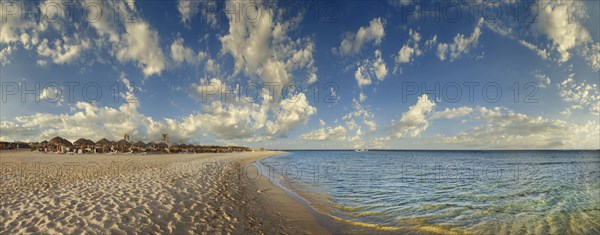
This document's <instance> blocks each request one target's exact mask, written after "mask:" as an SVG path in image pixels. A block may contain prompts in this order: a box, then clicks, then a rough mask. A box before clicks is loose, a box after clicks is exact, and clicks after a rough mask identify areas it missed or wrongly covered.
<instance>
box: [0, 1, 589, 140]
mask: <svg viewBox="0 0 600 235" xmlns="http://www.w3.org/2000/svg"><path fill="white" fill-rule="evenodd" d="M1 6H2V8H0V14H1V15H0V20H1V21H2V23H1V24H0V69H1V71H0V80H1V83H2V87H1V88H2V89H1V92H2V94H1V96H2V102H1V103H0V111H1V112H0V117H1V123H0V139H1V140H4V141H14V140H21V141H42V140H48V139H51V138H53V137H55V136H61V137H63V138H66V139H69V140H71V141H74V140H76V139H78V138H82V137H83V138H88V139H92V140H93V141H97V140H99V139H101V138H104V137H106V138H109V139H113V140H119V139H121V138H122V136H123V135H124V134H129V136H130V138H131V140H134V141H138V140H142V141H146V142H147V141H155V142H156V141H160V140H161V139H162V133H168V134H169V136H170V142H171V143H189V144H207V145H208V144H211V145H212V144H219V145H244V146H250V147H265V148H270V149H346V148H349V149H352V148H370V149H378V148H380V149H599V148H600V134H599V133H600V124H599V113H600V103H599V102H600V93H599V88H598V84H599V83H600V40H599V34H600V26H599V24H600V2H598V1H572V0H568V1H559V0H556V1H554V0H553V1H517V0H502V1H423V2H421V1H418V2H413V1H406V0H401V1H398V0H395V1H394V0H389V1H388V0H380V1H360V0H358V1H213V0H204V1H188V0H177V1H176V0H170V1H123V0H110V1H97V0H80V1H73V2H71V1H56V0H46V1H2V3H1Z"/></svg>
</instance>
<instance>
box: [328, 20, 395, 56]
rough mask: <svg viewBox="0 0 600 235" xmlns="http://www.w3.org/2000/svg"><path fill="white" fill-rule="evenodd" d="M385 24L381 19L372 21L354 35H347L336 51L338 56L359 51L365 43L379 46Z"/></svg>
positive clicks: (383, 34)
mask: <svg viewBox="0 0 600 235" xmlns="http://www.w3.org/2000/svg"><path fill="white" fill-rule="evenodd" d="M384 26H385V24H384V23H383V22H382V20H381V18H375V19H372V20H371V21H370V22H369V26H368V27H360V28H359V29H358V31H357V32H356V33H348V34H347V35H346V37H345V38H344V39H343V40H342V42H341V44H340V47H339V48H338V49H337V51H338V53H340V55H342V56H345V55H352V54H357V53H359V52H360V51H361V49H362V47H363V45H364V44H366V43H371V42H373V44H375V45H379V44H380V43H381V41H382V40H383V37H384V36H385V30H384Z"/></svg>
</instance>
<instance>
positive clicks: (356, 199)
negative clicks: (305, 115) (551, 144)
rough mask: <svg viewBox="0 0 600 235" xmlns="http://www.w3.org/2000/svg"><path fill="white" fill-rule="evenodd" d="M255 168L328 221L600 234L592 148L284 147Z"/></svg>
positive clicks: (599, 176) (599, 178)
mask: <svg viewBox="0 0 600 235" xmlns="http://www.w3.org/2000/svg"><path fill="white" fill-rule="evenodd" d="M259 166H261V168H262V169H261V171H262V173H263V175H265V176H269V177H270V178H272V179H273V180H274V181H276V182H277V183H279V184H280V185H282V186H283V187H285V188H287V189H289V190H290V191H292V192H294V193H296V194H297V195H299V196H300V197H302V198H303V199H305V200H306V201H307V202H308V203H309V205H310V206H311V207H313V208H314V209H316V210H317V211H319V212H321V213H323V214H326V215H328V216H330V217H331V218H334V219H336V220H338V221H342V222H344V223H349V224H353V225H357V226H364V227H370V228H375V229H380V230H387V231H395V230H398V231H406V230H409V231H422V232H431V233H444V234H452V233H457V234H463V233H466V234H600V152H599V151H368V152H354V151H291V152H290V153H289V154H286V155H281V156H275V157H271V158H266V159H262V160H261V161H260V162H259Z"/></svg>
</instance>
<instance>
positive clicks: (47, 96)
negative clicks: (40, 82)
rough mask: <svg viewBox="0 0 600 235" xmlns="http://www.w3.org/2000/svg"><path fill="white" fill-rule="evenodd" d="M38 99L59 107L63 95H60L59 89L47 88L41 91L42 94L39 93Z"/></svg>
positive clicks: (62, 100)
mask: <svg viewBox="0 0 600 235" xmlns="http://www.w3.org/2000/svg"><path fill="white" fill-rule="evenodd" d="M39 99H40V100H42V101H46V102H49V103H55V104H57V105H59V106H61V105H62V103H63V102H64V95H63V94H62V90H61V89H60V88H59V87H54V86H49V87H46V88H44V89H42V92H40V97H39Z"/></svg>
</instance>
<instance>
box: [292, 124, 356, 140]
mask: <svg viewBox="0 0 600 235" xmlns="http://www.w3.org/2000/svg"><path fill="white" fill-rule="evenodd" d="M300 138H301V139H303V140H320V141H325V140H345V139H346V128H344V127H343V126H339V125H338V126H336V127H333V128H332V127H327V128H319V129H317V130H314V131H311V132H308V133H305V134H302V135H300Z"/></svg>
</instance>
